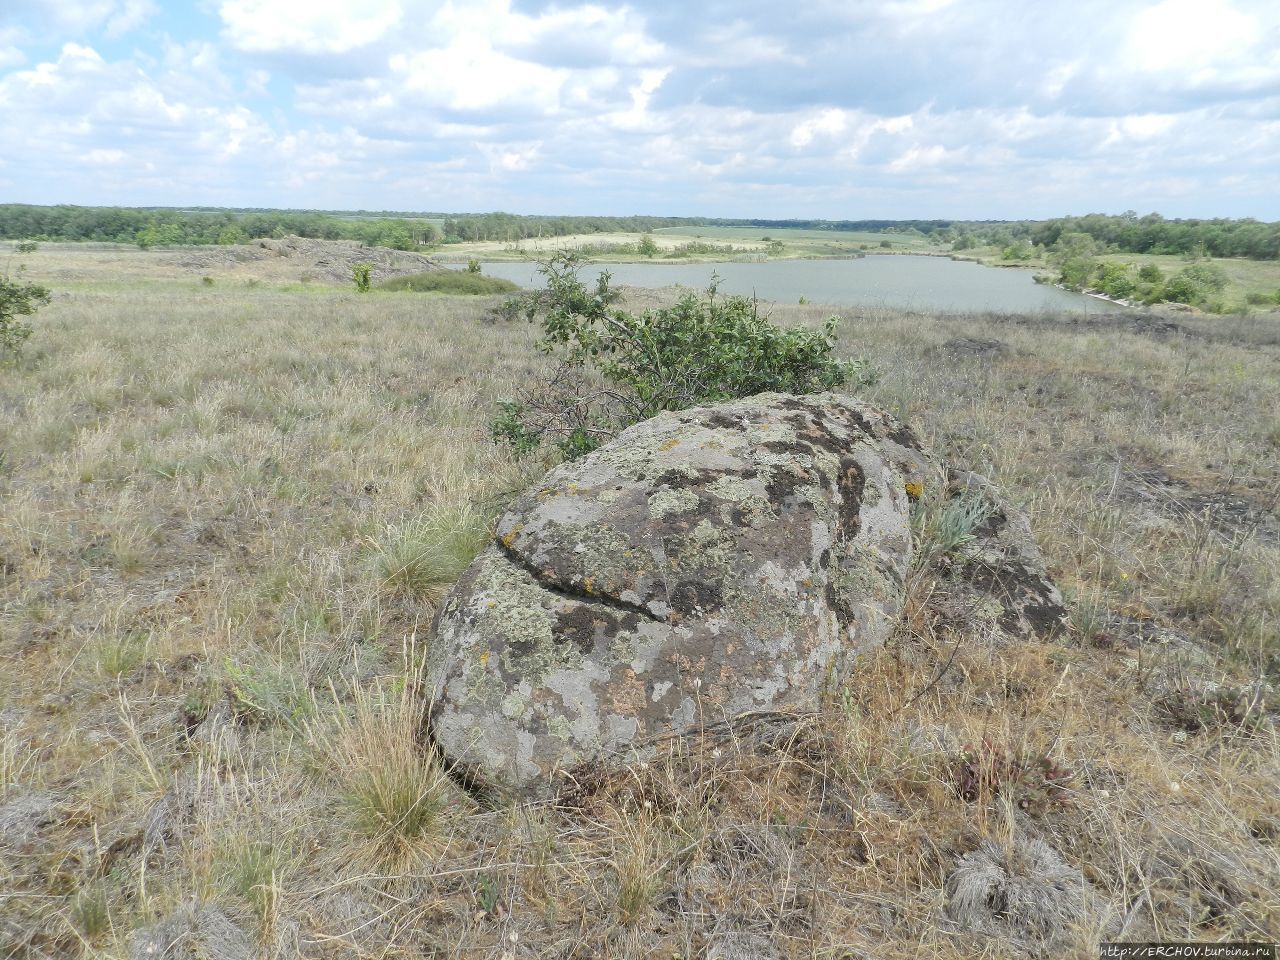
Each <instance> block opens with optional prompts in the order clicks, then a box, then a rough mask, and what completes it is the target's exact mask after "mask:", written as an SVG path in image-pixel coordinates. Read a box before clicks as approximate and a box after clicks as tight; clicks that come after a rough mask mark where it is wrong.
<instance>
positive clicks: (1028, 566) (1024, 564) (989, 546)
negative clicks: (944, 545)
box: [948, 470, 1069, 640]
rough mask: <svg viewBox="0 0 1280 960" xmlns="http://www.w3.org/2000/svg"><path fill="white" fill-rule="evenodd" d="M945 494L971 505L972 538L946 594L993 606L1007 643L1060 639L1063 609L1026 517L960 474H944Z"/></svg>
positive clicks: (977, 479)
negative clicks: (951, 592) (973, 597)
mask: <svg viewBox="0 0 1280 960" xmlns="http://www.w3.org/2000/svg"><path fill="white" fill-rule="evenodd" d="M948 494H949V496H950V497H952V498H959V499H963V500H967V501H969V502H971V503H973V505H974V507H975V512H976V516H977V523H976V526H975V527H974V529H973V532H972V538H971V539H969V540H968V541H966V542H965V543H963V544H961V545H960V546H959V547H958V548H957V549H956V556H955V557H954V558H953V560H952V562H951V570H950V574H951V589H952V590H956V591H960V592H968V593H971V594H976V595H979V596H982V597H986V598H988V599H989V600H992V601H994V602H995V603H997V604H998V605H999V613H998V617H997V620H998V622H999V625H1000V627H1001V629H1002V630H1004V631H1005V633H1007V634H1009V635H1010V636H1012V637H1016V638H1018V639H1022V640H1028V639H1033V638H1038V639H1045V640H1047V639H1051V638H1054V637H1057V636H1059V635H1061V634H1064V633H1065V632H1066V631H1067V629H1068V625H1069V621H1068V617H1067V608H1066V604H1065V603H1064V602H1063V599H1062V593H1061V592H1060V591H1059V590H1058V587H1057V586H1056V585H1055V584H1054V582H1053V581H1052V580H1051V579H1050V578H1049V574H1048V573H1047V571H1046V570H1045V565H1044V555H1043V554H1042V553H1041V552H1040V547H1039V546H1038V545H1037V544H1036V540H1035V537H1034V536H1033V535H1032V533H1031V524H1030V522H1029V521H1028V519H1027V515H1026V514H1025V513H1023V512H1022V511H1021V510H1018V509H1017V508H1016V507H1014V506H1013V505H1012V504H1010V503H1009V502H1008V501H1007V500H1006V499H1005V498H1004V496H1003V495H1002V494H1001V493H1000V491H999V489H998V488H997V487H996V486H995V484H993V483H992V482H991V481H990V480H987V479H986V478H985V477H982V476H979V475H978V474H976V473H969V472H968V471H965V470H952V471H950V474H949V482H948Z"/></svg>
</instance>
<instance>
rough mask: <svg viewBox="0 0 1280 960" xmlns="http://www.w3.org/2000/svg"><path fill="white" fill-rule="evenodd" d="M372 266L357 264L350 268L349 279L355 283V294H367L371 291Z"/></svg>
mask: <svg viewBox="0 0 1280 960" xmlns="http://www.w3.org/2000/svg"><path fill="white" fill-rule="evenodd" d="M372 273H373V265H372V264H368V263H357V264H356V265H355V266H354V267H352V268H351V279H352V280H353V281H354V282H355V285H356V292H357V293H368V292H369V291H370V290H371V289H373V277H372Z"/></svg>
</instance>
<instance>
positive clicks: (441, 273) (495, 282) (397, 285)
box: [378, 270, 520, 297]
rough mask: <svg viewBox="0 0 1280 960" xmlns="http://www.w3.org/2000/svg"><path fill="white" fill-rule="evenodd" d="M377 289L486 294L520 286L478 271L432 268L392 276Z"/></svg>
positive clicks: (515, 288) (463, 294)
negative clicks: (402, 275) (424, 271)
mask: <svg viewBox="0 0 1280 960" xmlns="http://www.w3.org/2000/svg"><path fill="white" fill-rule="evenodd" d="M378 289H379V290H392V291H399V290H409V291H412V292H413V293H448V294H454V295H462V296H473V297H476V296H486V295H488V294H494V293H515V292H516V291H517V290H519V289H520V288H519V287H518V286H516V285H515V284H514V283H512V282H511V281H510V280H503V279H502V278H500V277H486V276H484V274H480V273H465V272H463V271H461V270H432V271H431V272H430V273H415V274H412V275H411V276H407V277H394V278H392V279H391V280H384V281H383V282H382V283H380V284H378Z"/></svg>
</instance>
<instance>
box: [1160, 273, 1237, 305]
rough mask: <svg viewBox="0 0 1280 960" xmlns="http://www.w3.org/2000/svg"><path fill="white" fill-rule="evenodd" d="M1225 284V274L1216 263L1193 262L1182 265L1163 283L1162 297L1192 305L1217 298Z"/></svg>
mask: <svg viewBox="0 0 1280 960" xmlns="http://www.w3.org/2000/svg"><path fill="white" fill-rule="evenodd" d="M1226 285H1227V274H1226V271H1224V270H1223V269H1222V268H1221V267H1220V266H1218V265H1217V264H1216V263H1193V264H1191V265H1190V266H1187V267H1183V268H1182V269H1181V270H1179V271H1178V272H1177V273H1175V274H1174V275H1173V276H1172V277H1170V278H1169V282H1168V283H1166V284H1165V285H1164V298H1165V299H1166V300H1172V301H1174V302H1175V303H1189V304H1192V305H1194V306H1199V305H1201V304H1205V303H1207V302H1209V301H1210V300H1214V301H1216V300H1218V299H1219V298H1217V297H1215V296H1214V295H1215V294H1218V293H1221V292H1222V290H1223V288H1225V287H1226Z"/></svg>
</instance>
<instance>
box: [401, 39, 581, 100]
mask: <svg viewBox="0 0 1280 960" xmlns="http://www.w3.org/2000/svg"><path fill="white" fill-rule="evenodd" d="M391 70H392V72H393V74H395V75H396V76H397V78H398V79H399V80H400V82H401V84H402V87H403V89H404V90H406V91H409V92H411V93H413V94H416V95H418V96H420V97H422V98H423V99H424V100H426V102H427V103H429V104H432V105H434V106H438V107H444V108H446V109H449V110H459V111H462V110H484V109H488V108H490V107H495V106H498V105H500V104H506V105H515V104H519V105H522V106H523V107H525V108H528V109H533V110H537V111H539V112H541V113H544V114H545V113H553V112H554V111H555V110H556V108H557V106H558V104H559V98H560V89H561V87H563V86H564V83H565V81H566V80H567V79H568V76H569V72H568V71H567V70H556V69H552V68H551V67H544V66H542V65H541V64H537V63H529V62H528V61H526V60H517V59H516V58H514V57H510V56H507V55H506V54H505V53H500V52H498V51H497V50H494V49H493V47H492V46H491V45H490V44H489V42H488V40H487V39H485V38H484V37H483V36H480V35H478V34H470V33H469V34H464V35H462V36H460V37H458V38H457V39H455V40H454V41H453V43H452V44H451V45H449V46H448V47H444V48H438V49H433V50H424V51H422V52H421V53H415V54H397V55H396V56H394V57H392V58H391Z"/></svg>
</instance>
